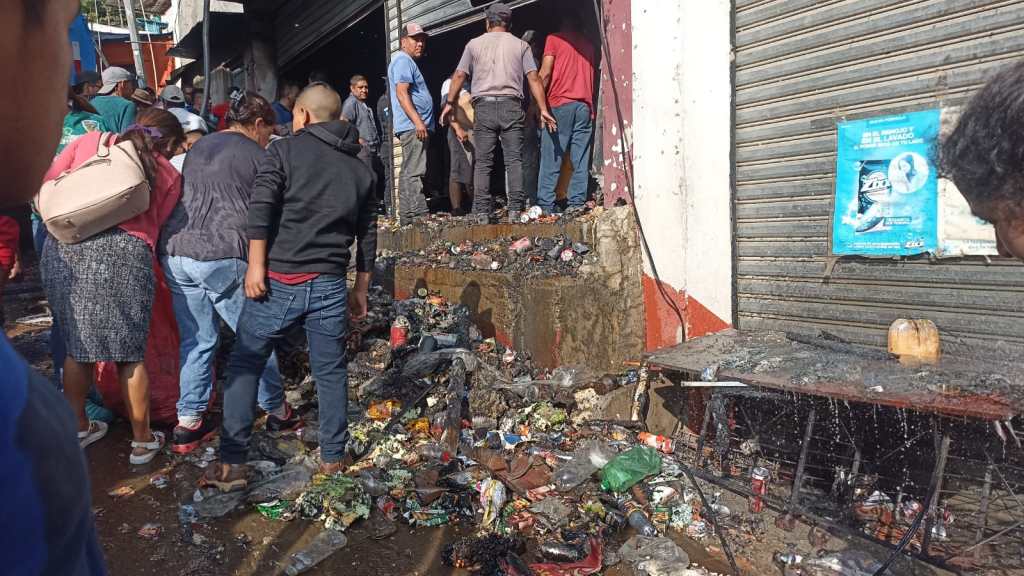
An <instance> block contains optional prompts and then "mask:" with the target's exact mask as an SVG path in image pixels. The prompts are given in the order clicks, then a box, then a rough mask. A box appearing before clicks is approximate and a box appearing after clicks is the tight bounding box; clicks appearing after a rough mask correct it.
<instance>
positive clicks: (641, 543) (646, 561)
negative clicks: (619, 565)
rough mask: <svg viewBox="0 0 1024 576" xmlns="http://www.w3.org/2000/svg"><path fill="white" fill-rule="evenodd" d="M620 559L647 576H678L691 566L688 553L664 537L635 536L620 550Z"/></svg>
mask: <svg viewBox="0 0 1024 576" xmlns="http://www.w3.org/2000/svg"><path fill="white" fill-rule="evenodd" d="M619 557H620V558H622V561H623V562H625V563H627V564H629V565H631V566H632V567H633V569H634V570H635V571H636V572H637V573H639V574H642V575H647V576H677V575H679V574H682V572H681V571H682V570H685V569H687V568H688V567H689V565H690V557H689V556H688V555H687V554H686V552H684V551H683V549H682V548H680V547H679V545H678V544H676V543H675V542H673V541H672V539H671V538H666V537H664V536H661V537H648V536H642V535H638V536H633V537H632V538H630V539H629V540H626V542H625V544H623V545H622V547H621V548H619Z"/></svg>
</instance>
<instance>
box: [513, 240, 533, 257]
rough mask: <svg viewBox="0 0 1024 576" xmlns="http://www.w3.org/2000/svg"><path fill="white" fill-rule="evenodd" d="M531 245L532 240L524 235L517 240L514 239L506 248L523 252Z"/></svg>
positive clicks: (517, 252) (519, 252) (518, 252)
mask: <svg viewBox="0 0 1024 576" xmlns="http://www.w3.org/2000/svg"><path fill="white" fill-rule="evenodd" d="M531 247H533V242H531V241H530V239H529V238H528V237H526V236H524V237H522V238H520V239H519V240H516V241H515V242H513V243H512V244H511V245H510V246H509V247H508V249H509V250H510V251H512V252H515V253H516V254H523V253H524V252H526V251H527V250H529V249H530V248H531Z"/></svg>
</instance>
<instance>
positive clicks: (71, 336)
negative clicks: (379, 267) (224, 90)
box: [0, 0, 381, 574]
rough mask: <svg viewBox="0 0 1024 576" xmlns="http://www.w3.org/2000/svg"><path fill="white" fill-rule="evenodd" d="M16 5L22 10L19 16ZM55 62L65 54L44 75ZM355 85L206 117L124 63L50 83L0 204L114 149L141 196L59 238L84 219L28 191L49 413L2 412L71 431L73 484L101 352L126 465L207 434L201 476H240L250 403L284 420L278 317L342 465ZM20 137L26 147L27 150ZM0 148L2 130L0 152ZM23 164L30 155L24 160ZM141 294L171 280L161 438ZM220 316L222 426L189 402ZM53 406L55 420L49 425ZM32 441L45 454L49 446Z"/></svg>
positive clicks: (93, 169) (354, 213)
mask: <svg viewBox="0 0 1024 576" xmlns="http://www.w3.org/2000/svg"><path fill="white" fill-rule="evenodd" d="M46 4H48V5H49V6H48V7H47V8H46V9H45V10H44V12H46V13H47V15H48V16H56V15H58V14H59V15H60V16H61V17H63V16H67V17H68V18H70V17H71V16H73V15H74V13H75V11H74V10H71V11H68V13H67V14H64V11H63V10H58V8H57V6H58V4H60V5H61V7H63V0H52V1H51V2H48V3H46ZM51 10H52V11H53V14H52V15H51V14H49V11H51ZM34 12H36V10H35V9H31V10H28V11H27V12H25V14H26V18H27V17H29V13H34ZM19 13H22V12H19ZM47 26H48V28H47V32H48V33H49V32H52V30H50V29H49V28H60V27H61V26H60V25H57V23H56V21H49V20H48V21H47ZM66 28H67V25H66V23H65V24H64V25H63V30H66ZM63 30H62V33H63ZM48 41H49V42H50V43H52V44H53V45H54V46H55V47H59V46H64V47H66V40H64V41H61V40H60V39H59V37H57V36H56V35H54V37H52V38H49V39H48ZM63 52H65V51H61V50H57V48H54V53H53V54H51V56H53V58H54V59H56V60H58V61H59V60H60V58H61V57H66V54H64V53H63ZM56 63H58V62H55V64H56ZM62 67H63V68H66V66H58V65H54V66H53V69H58V68H62ZM48 87H49V88H50V89H51V90H52V89H53V88H55V87H54V86H52V85H51V86H48ZM193 88H194V87H193ZM366 92H367V90H366V82H365V79H363V80H362V81H361V82H357V81H355V80H354V81H353V88H352V94H354V95H356V96H353V97H350V100H349V102H347V103H346V104H345V106H344V108H343V104H342V98H341V96H340V95H339V94H338V93H337V92H336V91H335V90H334V89H333V88H332V87H331V86H329V85H327V84H324V83H320V82H314V83H312V84H310V85H308V86H306V87H304V88H302V89H298V88H297V87H294V86H291V85H286V86H284V87H282V91H281V95H282V98H281V99H279V101H278V102H276V103H275V104H271V103H270V102H269V101H268V100H267V99H265V98H263V97H262V96H260V95H259V94H256V93H253V92H244V91H241V90H233V91H232V94H231V96H230V98H229V101H228V102H226V103H225V104H224V105H222V106H219V107H217V106H215V107H213V108H212V110H213V111H214V115H215V116H216V118H204V117H200V116H199V115H198V114H197V112H196V111H195V109H194V108H192V102H198V101H196V100H192V99H190V97H189V95H188V94H186V92H185V91H184V90H183V89H181V88H179V87H177V86H173V85H169V86H166V87H164V88H163V89H162V90H161V91H160V93H159V95H156V94H155V93H154V92H152V91H150V90H146V89H141V88H139V86H138V82H137V81H136V79H135V77H134V76H133V75H132V74H131V73H130V72H128V71H127V70H124V69H122V68H116V67H114V68H107V69H105V70H104V71H103V73H102V74H96V73H92V72H85V73H81V74H79V75H78V77H77V78H76V79H75V84H74V85H73V86H71V87H70V88H69V89H65V90H63V91H61V92H60V93H59V94H58V95H57V96H58V98H59V100H58V101H60V102H62V103H61V105H60V107H61V108H63V117H64V118H63V129H62V131H61V134H60V138H59V142H58V141H56V140H54V141H53V142H52V144H49V143H47V145H48V146H50V150H51V156H50V161H49V168H48V170H46V171H45V173H43V171H39V172H38V173H36V174H34V176H33V178H35V179H38V180H37V181H36V182H35V183H34V184H31V185H27V182H23V181H22V180H20V179H16V178H15V179H11V182H12V185H19V186H20V187H21V188H20V189H19V191H18V194H16V195H12V197H11V198H5V203H4V205H5V206H6V207H8V209H10V208H17V205H18V201H21V202H24V201H25V200H28V199H30V198H31V196H32V194H31V193H26V190H27V189H29V188H31V189H32V190H33V191H39V190H40V184H42V186H43V190H45V191H46V193H48V194H50V195H51V197H52V195H55V194H82V195H85V194H94V193H96V191H97V189H102V188H103V187H104V186H106V185H107V184H106V182H107V181H108V180H109V181H112V182H119V181H120V180H119V178H123V173H117V172H116V171H117V170H120V169H123V166H121V168H118V162H117V161H115V160H114V158H115V156H117V154H121V155H126V156H125V157H127V158H129V159H137V163H138V168H139V171H140V172H141V174H142V180H143V184H144V186H141V187H135V188H133V189H132V193H137V192H139V191H140V190H142V191H143V192H144V194H145V206H144V209H142V210H140V211H138V212H137V213H133V214H130V215H125V216H124V217H122V218H119V219H118V220H117V221H116V223H113V224H112V225H109V226H106V227H104V228H102V229H100V230H99V231H94V232H88V233H86V232H83V233H82V234H81V235H79V234H78V233H76V234H75V235H74V236H73V237H70V238H71V239H69V237H68V236H65V235H62V234H60V233H57V232H55V229H54V228H53V227H54V226H62V225H64V224H55V222H57V221H58V220H59V221H61V222H64V221H65V220H66V222H74V224H75V225H76V226H80V228H76V230H80V231H84V230H87V229H88V228H89V226H90V225H91V224H90V223H91V222H92V221H90V220H89V218H93V216H90V215H86V214H82V213H74V214H70V213H63V214H61V215H59V216H57V215H55V212H54V211H55V210H57V209H56V208H53V207H52V206H53V205H51V204H49V203H48V204H47V205H46V208H45V209H44V208H43V203H42V202H39V201H36V202H33V203H31V205H32V213H33V216H32V224H33V228H34V230H33V233H34V234H33V235H34V239H35V244H36V248H37V254H38V260H39V268H40V272H41V278H42V284H43V289H44V292H45V294H46V298H47V301H48V302H49V305H50V308H51V310H52V316H53V327H52V330H51V338H52V342H51V344H52V347H51V353H52V357H53V366H54V381H53V382H51V383H49V384H46V385H44V388H43V389H42V390H35V391H34V394H35V395H36V396H40V395H42V397H43V398H46V399H48V400H49V401H51V403H52V400H53V398H54V396H53V394H56V393H58V390H62V391H63V397H64V399H63V401H61V403H62V404H63V406H64V407H63V408H62V410H63V411H56V412H53V411H52V410H51V411H50V412H51V413H49V414H47V413H45V409H44V408H40V407H34V406H32V405H31V404H30V405H26V404H25V403H24V402H20V403H19V402H11V403H9V406H20V407H21V408H24V413H25V414H31V415H32V416H33V417H34V418H36V419H38V421H36V422H34V423H28V424H27V426H28V428H29V429H35V428H39V427H40V426H43V428H46V427H47V426H49V428H50V430H45V432H46V433H47V434H50V435H52V434H57V433H60V430H58V429H57V428H59V427H60V426H66V431H67V432H70V433H71V434H72V437H74V438H75V439H76V440H77V444H76V445H75V450H76V452H78V453H77V454H76V455H75V456H74V457H73V458H71V461H72V462H73V463H75V466H76V468H75V470H72V476H74V474H76V473H77V474H78V475H79V476H81V477H82V478H78V479H77V480H76V481H78V482H79V483H80V484H81V486H83V487H87V482H86V481H84V479H83V478H84V474H85V472H84V467H82V466H81V462H82V461H81V456H80V451H81V450H84V449H86V448H87V447H88V446H90V445H93V444H95V443H96V442H98V441H100V440H101V439H102V438H104V437H105V436H106V434H107V432H108V428H107V424H105V423H104V422H103V421H102V420H100V419H96V418H93V417H91V416H90V414H91V413H93V412H92V411H91V410H89V409H87V404H88V403H89V402H91V399H90V392H91V391H92V390H93V389H94V386H95V384H96V382H95V378H96V373H97V364H99V363H105V364H108V365H113V366H116V373H117V379H118V382H119V384H120V389H121V395H122V398H123V401H124V412H123V413H124V415H125V416H126V418H127V420H128V421H129V423H130V425H131V439H130V442H131V451H130V453H129V462H130V463H131V464H133V465H140V464H145V463H148V462H150V461H152V460H153V459H154V458H155V457H156V456H157V455H158V454H159V453H160V452H161V451H162V450H163V449H164V447H165V445H166V444H168V443H169V444H170V448H171V449H172V450H173V451H175V452H178V453H187V452H189V451H192V450H194V449H195V448H197V447H198V446H199V444H200V442H201V441H202V440H204V439H206V438H208V437H209V436H211V435H212V434H213V433H215V432H217V431H220V433H221V449H222V450H221V454H220V457H221V458H220V460H221V463H220V464H219V465H214V466H210V467H209V470H208V473H207V474H206V475H205V476H204V477H203V480H202V483H204V484H206V485H211V486H216V487H219V488H221V489H223V490H235V489H240V488H243V487H244V486H245V484H246V478H247V472H248V471H247V469H246V468H245V466H244V465H243V464H244V462H245V460H246V458H245V455H246V453H247V445H248V442H249V438H250V435H251V431H252V426H253V421H254V420H255V418H256V416H257V413H256V407H257V406H258V407H259V408H260V409H262V410H264V411H265V412H267V414H268V420H267V426H268V427H269V428H271V429H273V430H288V429H294V428H297V427H298V426H300V425H301V420H300V419H299V417H298V416H297V415H296V413H295V412H293V411H292V410H291V408H290V407H289V406H288V405H287V403H286V402H285V399H284V390H283V386H282V382H281V375H280V373H279V369H278V365H277V362H276V358H275V357H274V354H273V348H274V345H275V343H276V342H278V341H279V340H281V339H282V338H283V336H284V334H285V332H287V331H289V330H290V329H293V328H296V327H301V328H304V330H305V332H306V337H307V341H308V345H309V349H310V359H311V368H312V371H313V374H314V378H315V379H316V381H317V386H318V395H319V398H320V400H321V403H322V404H321V411H320V413H321V414H322V415H323V416H322V418H321V427H320V431H321V434H320V435H321V438H322V439H323V440H322V445H323V449H322V451H321V459H322V462H323V464H322V468H323V471H324V472H326V473H333V472H337V471H339V470H340V469H342V468H344V467H345V466H346V464H345V457H346V451H345V448H346V444H347V423H346V421H345V414H346V409H347V404H348V401H347V374H346V364H345V350H346V339H347V335H348V327H349V322H350V319H353V320H359V319H360V318H361V317H362V316H364V315H365V314H366V309H367V290H368V287H369V284H370V272H371V270H372V269H373V266H374V260H375V258H376V221H377V216H378V210H379V208H380V204H381V203H380V197H379V196H378V180H379V177H378V174H379V172H380V171H381V167H380V165H379V164H380V162H379V157H378V161H377V163H376V165H375V164H373V163H372V162H371V161H370V160H371V158H370V156H368V154H367V152H373V153H374V154H376V153H377V149H378V148H379V144H380V138H379V135H378V136H377V137H375V138H372V137H369V133H368V132H367V133H366V137H364V136H363V135H361V132H360V131H361V130H363V131H365V130H367V126H370V125H373V124H374V122H375V120H374V117H373V113H372V112H371V111H370V109H369V107H368V106H367V105H366V104H365V102H364V101H365V100H366ZM359 95H361V96H362V97H361V98H358V96H359ZM196 97H198V98H202V96H201V95H200V96H195V92H194V91H193V95H192V98H196ZM50 100H51V101H53V100H57V99H56V98H50ZM52 103H53V102H51V104H52ZM55 109H56V106H52V107H51V109H50V110H47V112H49V113H52V112H53V111H54V110H55ZM343 112H344V114H343ZM281 134H287V137H281ZM38 148H39V150H37V152H38V151H41V150H43V149H44V148H45V147H44V146H38ZM13 149H14V147H13V146H12V145H10V144H5V150H13ZM53 151H55V152H56V155H55V156H53V155H52V153H53ZM115 152H116V153H115ZM33 160H34V162H35V163H36V164H38V163H39V159H38V158H34V159H33ZM83 174H85V175H88V177H86V176H82V175H83ZM76 175H78V176H76ZM108 176H109V178H108ZM85 181H88V183H89V184H88V189H86V188H85V187H83V184H82V182H85ZM40 198H42V196H40ZM66 222H65V223H66ZM87 222H88V223H87ZM20 234H21V231H20V228H19V224H18V219H17V218H16V217H15V216H14V213H13V212H3V213H0V277H2V278H3V281H4V282H6V281H7V280H8V279H13V278H15V277H16V276H17V275H18V274H19V271H20V263H21V258H20V255H19V237H20ZM58 236H60V239H58ZM350 247H351V248H350ZM350 249H352V250H354V252H355V254H354V255H352V254H350ZM353 257H354V258H355V261H356V262H355V264H356V270H357V274H356V281H355V284H354V286H353V287H352V288H351V290H350V289H349V287H348V283H347V273H348V268H349V261H350V259H352V258H353ZM158 277H159V278H160V280H162V281H158ZM2 287H3V284H0V288H2ZM164 287H166V288H164ZM157 290H168V291H169V296H170V299H171V301H172V302H173V310H174V316H175V320H176V324H177V331H178V336H179V339H180V350H179V359H180V378H179V380H180V381H179V399H178V403H177V416H178V418H177V424H176V426H175V427H174V429H173V432H172V433H171V436H170V438H165V436H164V434H163V433H162V432H160V431H158V430H155V429H154V428H153V426H151V424H150V377H149V371H148V370H147V365H146V356H147V346H148V340H149V337H150V334H151V330H159V329H167V328H166V327H159V326H152V316H153V308H154V301H155V296H156V292H157ZM222 322H223V324H224V325H226V326H227V327H229V328H230V329H232V330H234V331H235V332H236V341H235V345H234V346H233V348H232V355H231V358H230V361H229V364H228V372H227V383H226V385H225V386H224V390H223V393H224V410H223V414H224V417H223V421H221V422H215V421H214V420H213V419H212V418H209V417H208V415H207V410H208V408H209V404H210V401H211V392H212V389H213V358H214V354H215V351H216V349H217V346H218V340H219V334H220V326H221V323H222ZM0 356H2V357H3V359H4V361H5V370H6V368H7V367H8V366H9V365H10V366H14V367H15V368H17V369H16V370H15V371H14V372H13V374H14V377H15V378H16V379H17V378H27V377H28V375H29V371H28V368H27V367H25V365H24V363H23V362H22V361H21V360H20V359H19V360H18V361H17V362H15V361H14V359H15V358H16V356H15V355H14V353H13V351H12V350H10V348H9V346H8V344H7V341H6V340H4V341H3V348H2V349H0ZM8 360H10V364H7V363H6V362H7V361H8ZM150 368H152V367H150ZM18 374H20V376H19V375H18ZM37 384H38V383H37ZM21 386H22V389H21V391H20V392H17V388H16V387H14V386H11V387H10V390H5V393H20V394H22V396H24V395H25V394H26V391H27V389H25V388H24V383H21ZM36 388H39V386H36ZM12 391H13V392H12ZM43 391H45V394H44V392H43ZM21 408H19V410H20V409H21ZM68 411H69V417H68V418H67V420H66V421H65V420H62V419H61V418H60V417H62V416H63V414H64V413H65V412H68ZM23 417H24V416H22V418H23ZM54 417H57V418H56V420H54V421H53V422H51V423H49V424H47V423H46V422H45V420H46V419H49V418H54ZM20 422H21V421H20V419H19V418H13V419H11V420H5V426H8V425H12V426H22V424H21V423H20ZM58 425H59V426H58ZM15 434H20V432H18V431H17V430H15V429H10V430H8V429H5V431H4V432H3V433H2V438H0V444H2V445H0V451H3V453H4V454H5V455H6V456H8V457H13V456H12V454H11V453H9V448H8V446H9V445H10V444H11V443H12V442H14V441H15V439H16V438H15ZM44 437H45V435H44ZM43 441H44V440H43V439H42V438H40V439H36V440H32V442H34V443H38V442H43ZM3 442H7V444H3ZM48 448H49V447H48ZM50 449H52V450H53V452H54V454H56V455H58V456H60V455H61V452H60V449H59V448H58V447H52V448H50ZM39 465H40V464H39V463H27V464H26V466H28V467H29V468H31V467H32V466H35V467H36V468H38V467H39ZM76 471H77V472H76ZM24 474H25V475H26V479H25V480H24V482H23V484H24V486H23V488H24V489H25V490H28V489H29V488H30V487H31V486H30V483H29V480H28V478H29V477H30V476H31V475H32V474H34V472H33V471H32V470H31V469H27V470H26V471H25V472H24ZM18 481H21V480H18ZM7 482H8V479H5V480H4V481H0V484H3V485H4V486H5V487H11V488H12V489H14V491H13V492H12V491H8V492H5V493H6V494H8V495H9V496H11V497H14V498H17V497H18V491H17V488H18V486H14V485H13V484H9V483H7ZM72 492H74V493H75V495H76V498H78V499H79V500H81V501H82V502H85V511H84V512H82V513H83V514H84V516H83V518H84V519H85V521H84V522H82V523H81V525H80V526H79V528H80V530H81V531H82V534H83V535H85V534H87V535H88V537H87V538H84V539H83V542H84V541H85V540H93V541H94V538H95V537H94V535H93V531H92V527H91V518H89V512H88V497H87V493H86V495H85V496H84V497H83V495H82V494H81V493H79V492H78V490H77V489H76V490H73V491H72ZM79 509H80V506H79V507H75V508H67V509H66V510H65V511H67V510H72V511H74V510H79ZM79 511H80V510H79ZM44 520H46V519H45V518H41V519H39V521H40V522H43V521H44ZM19 522H21V520H19ZM43 528H45V529H49V527H47V526H44V527H43ZM83 554H84V556H83ZM83 554H79V555H78V556H76V557H79V558H80V559H81V558H85V559H84V560H83V561H93V560H98V559H99V555H98V549H96V548H95V545H94V542H93V543H92V544H88V545H87V546H86V549H85V551H84V553H83ZM93 568H96V567H95V566H93ZM100 568H101V567H100ZM19 573H21V572H19ZM24 573H38V571H35V570H33V571H30V572H24ZM59 573H61V574H96V573H101V570H96V569H93V570H91V571H89V570H78V569H77V568H76V569H75V570H68V571H61V572H59Z"/></svg>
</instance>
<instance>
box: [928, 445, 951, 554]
mask: <svg viewBox="0 0 1024 576" xmlns="http://www.w3.org/2000/svg"><path fill="white" fill-rule="evenodd" d="M935 434H936V436H937V435H938V434H939V431H938V427H936V430H935ZM936 440H937V442H936V447H937V448H938V455H937V458H936V459H935V471H934V472H933V473H932V487H931V490H929V497H928V500H929V503H928V512H927V515H926V516H925V519H924V535H923V536H922V537H921V555H922V556H930V555H931V554H930V553H929V552H928V546H929V544H931V540H932V527H933V526H935V511H936V509H937V508H938V506H939V494H941V493H942V481H943V479H944V477H945V474H946V461H947V460H948V459H949V444H950V437H949V432H948V431H943V432H942V439H941V440H938V439H936Z"/></svg>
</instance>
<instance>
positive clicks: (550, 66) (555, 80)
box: [537, 11, 596, 214]
mask: <svg viewBox="0 0 1024 576" xmlns="http://www.w3.org/2000/svg"><path fill="white" fill-rule="evenodd" d="M581 29H582V27H581V26H580V24H579V18H578V15H576V14H575V13H574V12H572V11H566V12H565V13H564V14H563V15H562V25H561V28H560V31H559V32H557V33H555V34H551V35H549V36H548V39H547V43H546V44H545V45H544V60H543V61H542V62H541V68H540V78H541V82H543V83H544V87H545V89H546V90H547V97H548V103H549V105H550V106H551V113H552V114H553V115H554V117H555V120H556V121H557V122H558V131H557V132H548V133H543V134H541V144H540V182H539V185H538V188H537V200H538V204H539V205H540V207H541V208H542V209H543V210H544V212H545V213H546V214H547V213H551V212H552V211H553V210H554V208H555V187H556V186H557V185H558V176H559V173H560V171H561V167H562V158H563V157H564V156H565V154H566V153H568V154H569V155H570V159H571V160H572V180H570V182H569V194H568V196H569V209H570V210H572V209H579V208H582V207H583V205H584V204H585V203H586V201H587V183H588V178H587V175H588V173H589V170H587V163H588V161H589V160H590V145H591V136H592V135H593V131H594V123H593V117H594V61H595V58H596V52H595V50H594V45H593V44H592V43H591V42H590V41H589V40H587V39H586V38H585V37H584V36H583V34H582V33H581V32H580V30H581Z"/></svg>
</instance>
